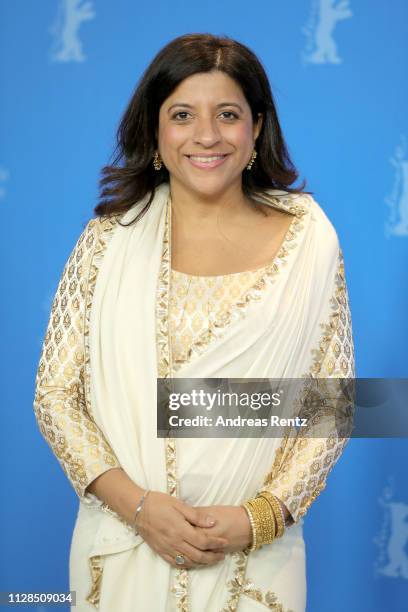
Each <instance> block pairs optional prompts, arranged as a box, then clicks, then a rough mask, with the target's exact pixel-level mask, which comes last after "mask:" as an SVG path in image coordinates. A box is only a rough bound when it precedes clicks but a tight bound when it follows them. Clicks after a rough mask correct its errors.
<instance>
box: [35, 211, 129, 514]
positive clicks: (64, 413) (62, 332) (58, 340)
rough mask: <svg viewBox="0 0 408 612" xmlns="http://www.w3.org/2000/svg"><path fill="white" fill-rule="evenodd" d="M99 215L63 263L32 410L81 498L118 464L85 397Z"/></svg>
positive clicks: (85, 498)
mask: <svg viewBox="0 0 408 612" xmlns="http://www.w3.org/2000/svg"><path fill="white" fill-rule="evenodd" d="M97 223H99V220H98V219H92V220H91V221H89V222H88V224H87V226H86V227H85V229H84V231H83V232H82V234H81V236H80V237H79V239H78V241H77V243H76V245H75V247H74V249H73V251H72V253H71V255H70V256H69V258H68V261H67V262H66V264H65V267H64V270H63V273H62V276H61V279H60V281H59V284H58V288H57V291H56V294H55V297H54V300H53V303H52V307H51V313H50V318H49V322H48V327H47V330H46V334H45V339H44V343H43V347H42V353H41V357H40V361H39V365H38V370H37V375H36V381H35V395H34V413H35V417H36V420H37V423H38V426H39V429H40V431H41V433H42V435H43V436H44V438H45V440H46V441H47V443H48V444H49V446H50V448H51V450H52V452H53V453H54V454H55V456H56V457H57V459H58V461H59V463H60V464H61V466H62V469H63V470H64V472H65V474H66V475H67V477H68V479H69V481H70V482H71V484H72V486H73V487H74V489H75V491H76V493H77V494H78V496H79V498H80V499H82V500H83V501H84V502H85V503H88V504H89V503H91V502H92V501H93V500H95V499H96V498H95V496H93V495H92V494H91V493H88V492H87V493H85V489H86V487H87V486H88V485H89V484H90V483H91V482H92V481H93V480H94V479H95V478H97V476H99V475H100V474H102V473H103V472H105V471H107V470H109V469H111V468H115V467H120V464H119V461H118V459H117V457H116V456H115V454H114V452H113V450H112V449H111V447H110V446H109V444H108V442H107V440H106V439H105V437H104V435H103V434H102V432H101V430H100V429H99V428H98V427H97V425H96V424H95V422H94V420H93V419H92V416H91V415H90V414H89V411H88V409H87V405H86V401H85V381H84V367H85V349H84V329H85V306H86V302H87V294H88V280H89V273H90V268H91V263H92V258H93V254H94V251H95V246H96V243H97V231H96V229H97V228H96V224H97Z"/></svg>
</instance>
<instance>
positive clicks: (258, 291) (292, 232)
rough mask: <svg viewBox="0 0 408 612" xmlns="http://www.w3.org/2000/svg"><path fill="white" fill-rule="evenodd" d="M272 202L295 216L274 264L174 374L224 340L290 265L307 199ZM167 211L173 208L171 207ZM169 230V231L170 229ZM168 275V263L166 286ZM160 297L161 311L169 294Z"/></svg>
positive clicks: (220, 315)
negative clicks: (229, 330) (249, 307)
mask: <svg viewBox="0 0 408 612" xmlns="http://www.w3.org/2000/svg"><path fill="white" fill-rule="evenodd" d="M271 200H272V201H273V202H274V206H276V208H280V209H282V210H285V211H287V212H290V213H291V214H292V215H293V220H292V222H291V224H290V227H289V229H288V230H287V232H286V234H285V237H284V239H283V241H282V244H281V246H280V248H279V249H278V252H277V254H276V255H275V257H274V258H273V261H272V262H271V263H270V264H269V265H268V266H266V267H265V268H264V269H263V272H262V274H261V275H260V276H259V278H258V279H257V280H256V282H255V283H254V284H252V285H251V286H250V287H249V289H247V290H246V291H245V292H244V293H243V295H242V296H241V298H240V299H238V300H237V301H236V302H234V303H233V304H229V305H228V307H226V308H225V309H223V310H222V311H220V312H219V313H218V314H217V315H216V316H214V317H213V319H212V321H210V323H209V325H208V328H206V329H204V330H203V332H202V333H201V334H198V337H197V338H196V339H194V340H193V342H192V343H191V344H190V347H189V349H188V351H187V353H186V354H183V355H182V357H181V358H176V359H174V360H173V369H174V371H176V372H177V371H178V370H179V369H180V368H181V366H182V365H184V364H186V363H188V362H189V361H191V359H192V358H193V357H195V356H198V355H200V354H201V353H202V352H203V351H204V350H205V349H206V348H207V347H208V345H209V344H210V343H211V342H214V341H215V340H216V339H217V338H220V337H222V334H223V333H224V331H225V328H226V327H227V326H228V325H230V324H231V323H233V322H234V321H235V320H238V319H239V318H242V317H244V316H245V313H246V311H247V310H248V306H249V305H250V304H251V302H254V301H259V300H260V299H261V298H262V296H263V294H264V293H265V291H266V289H268V288H269V287H270V286H271V285H272V284H273V283H274V282H275V281H276V279H277V277H278V275H279V274H280V272H281V270H282V268H283V267H284V266H286V265H287V263H288V259H289V255H290V252H291V251H293V250H294V249H295V248H296V246H297V242H296V238H297V237H298V235H299V233H300V232H301V230H302V229H303V228H304V225H303V217H304V215H306V214H307V213H308V210H307V199H305V200H303V201H304V202H305V206H300V205H294V204H293V199H292V197H291V196H289V197H286V198H278V197H271V196H270V198H269V204H270V202H271ZM168 208H169V209H170V206H168ZM168 216H169V217H170V219H171V213H169V215H168ZM167 226H170V227H171V222H170V223H169V222H167V223H166V227H167ZM166 231H169V230H168V227H167V230H166ZM167 244H168V241H167ZM167 255H168V253H167ZM170 259H171V257H170ZM169 276H170V265H169V263H168V262H167V265H166V269H165V270H163V278H165V279H166V281H165V282H166V283H167V284H168V279H169ZM160 295H161V312H162V310H163V308H164V306H165V303H166V302H165V298H164V295H165V296H167V295H168V293H165V294H163V293H162V292H161V294H160ZM160 346H161V347H162V346H163V341H162V342H161V345H160ZM164 365H166V360H165V361H164ZM162 377H163V378H164V376H162Z"/></svg>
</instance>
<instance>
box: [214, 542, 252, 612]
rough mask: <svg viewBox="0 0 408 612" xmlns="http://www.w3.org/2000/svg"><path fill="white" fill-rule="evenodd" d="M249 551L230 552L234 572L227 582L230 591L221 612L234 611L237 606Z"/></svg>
mask: <svg viewBox="0 0 408 612" xmlns="http://www.w3.org/2000/svg"><path fill="white" fill-rule="evenodd" d="M249 554H250V553H249V552H248V551H246V550H245V551H237V552H235V553H233V554H232V559H233V561H234V564H235V565H234V573H233V578H232V580H229V581H228V582H227V588H228V592H229V593H230V597H229V599H228V601H227V604H226V605H225V607H224V608H222V610H221V612H235V611H236V610H237V608H238V603H239V598H240V596H241V593H242V589H243V585H244V581H245V572H246V568H247V564H248V555H249Z"/></svg>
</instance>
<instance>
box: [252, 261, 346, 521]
mask: <svg viewBox="0 0 408 612" xmlns="http://www.w3.org/2000/svg"><path fill="white" fill-rule="evenodd" d="M331 306H332V314H331V317H330V321H329V323H328V324H326V325H325V326H324V333H323V336H322V339H321V342H320V345H319V348H318V350H316V351H315V354H314V364H313V368H312V372H311V376H312V378H313V379H317V380H313V381H312V382H313V390H314V394H315V395H316V393H317V395H320V396H321V397H323V398H325V399H326V406H321V407H318V408H316V406H312V407H311V408H307V407H306V406H303V407H302V410H301V414H300V416H301V417H303V416H306V417H308V418H309V424H308V426H307V427H306V428H302V429H301V431H300V432H299V434H298V435H297V436H296V437H295V438H289V439H288V438H286V439H284V441H283V444H282V445H281V448H280V449H279V450H278V452H277V455H276V459H275V463H274V466H273V468H272V471H271V472H270V474H268V476H267V477H266V479H265V482H264V486H263V487H262V490H266V491H269V492H270V493H272V494H273V495H275V496H276V497H278V499H279V500H280V502H281V504H283V505H284V506H285V507H286V509H287V512H289V513H290V516H291V517H292V519H293V521H294V522H298V521H299V520H300V519H301V518H302V517H303V516H304V515H305V514H306V512H307V510H308V508H309V507H310V505H311V504H312V503H313V501H314V500H315V499H316V497H317V496H318V495H319V493H320V492H321V491H322V490H323V489H324V488H325V486H326V479H327V476H328V474H329V473H330V471H331V470H332V469H333V467H334V465H335V463H336V461H337V460H338V458H339V457H340V455H341V453H342V452H343V449H344V447H345V445H346V443H347V441H348V439H349V437H348V436H349V432H350V425H351V418H350V409H351V408H352V406H353V402H352V397H350V394H349V390H350V386H349V385H344V382H345V381H344V379H345V378H354V376H355V372H354V348H353V336H352V326H351V315H350V309H349V303H348V293H347V286H346V280H345V275H344V262H343V255H342V252H341V250H339V256H338V267H337V273H336V284H335V290H334V294H333V296H332V299H331ZM327 398H330V399H329V401H327ZM340 426H342V427H344V429H343V431H342V433H341V436H340V435H339V427H340Z"/></svg>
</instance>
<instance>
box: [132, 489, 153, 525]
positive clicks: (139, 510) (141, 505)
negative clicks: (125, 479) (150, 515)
mask: <svg viewBox="0 0 408 612" xmlns="http://www.w3.org/2000/svg"><path fill="white" fill-rule="evenodd" d="M149 493H150V489H148V490H147V491H145V492H144V493H143V495H142V499H141V500H140V502H139V505H138V507H137V508H136V512H135V518H134V519H133V523H132V527H133V529H134V530H135V532H136V533H137V531H136V520H137V517H138V516H139V514H140V513H141V511H142V508H143V505H144V503H145V499H146V497H147V496H148V494H149Z"/></svg>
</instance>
